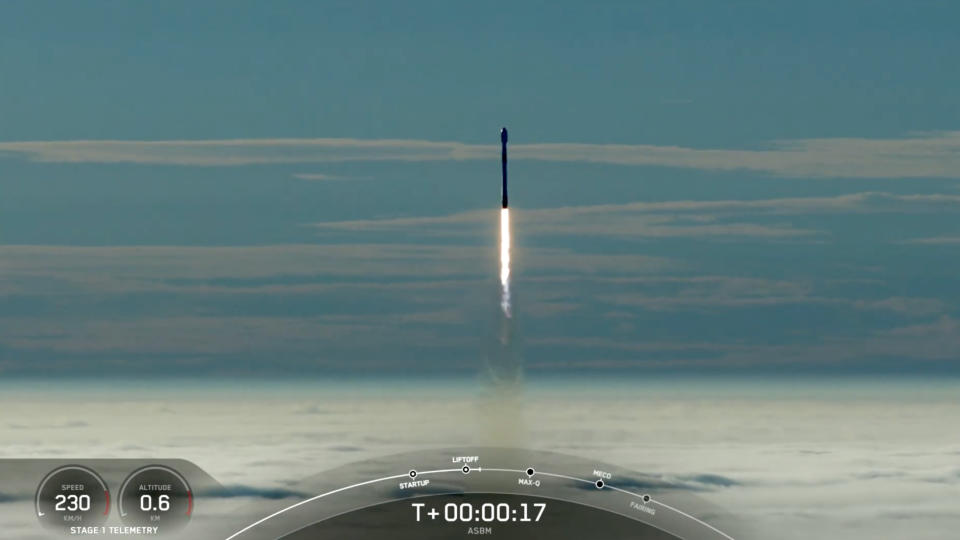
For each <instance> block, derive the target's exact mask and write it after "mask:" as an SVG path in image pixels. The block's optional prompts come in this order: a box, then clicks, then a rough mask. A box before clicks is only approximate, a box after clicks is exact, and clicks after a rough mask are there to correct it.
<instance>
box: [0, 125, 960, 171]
mask: <svg viewBox="0 0 960 540" xmlns="http://www.w3.org/2000/svg"><path fill="white" fill-rule="evenodd" d="M497 151H498V147H497V146H494V145H478V144H466V143H461V142H452V141H426V140H416V139H347V138H317V139H289V138H288V139H228V140H168V141H124V140H76V141H24V142H3V143H0V153H2V152H6V153H11V154H15V155H21V156H24V157H26V158H28V159H30V160H33V161H40V162H66V163H141V164H162V165H193V166H237V165H251V164H271V163H273V164H280V163H336V162H345V161H413V162H416V161H451V160H452V161H459V160H476V159H496V154H497ZM511 156H512V157H513V159H521V160H539V161H554V162H582V163H603V164H615V165H629V166H641V165H648V166H650V165H652V166H662V167H680V168H691V169H703V170H711V171H735V170H744V171H755V172H759V173H765V174H772V175H777V176H783V177H809V178H834V177H835V178H956V177H958V176H960V132H958V131H945V132H925V133H918V134H915V135H911V136H908V137H901V138H890V139H868V138H852V137H851V138H820V139H796V140H782V141H771V142H769V143H768V144H767V145H765V146H764V147H762V148H756V149H704V148H689V147H680V146H659V145H643V144H590V143H534V144H514V145H512V146H511Z"/></svg>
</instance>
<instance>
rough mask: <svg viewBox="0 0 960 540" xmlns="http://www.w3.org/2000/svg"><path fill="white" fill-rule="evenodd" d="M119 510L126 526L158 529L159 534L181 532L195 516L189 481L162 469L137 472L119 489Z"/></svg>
mask: <svg viewBox="0 0 960 540" xmlns="http://www.w3.org/2000/svg"><path fill="white" fill-rule="evenodd" d="M117 507H118V508H117V509H118V510H119V512H120V519H122V520H123V524H124V525H127V526H131V527H157V529H156V532H157V534H164V533H169V532H174V531H178V530H180V529H182V528H183V527H184V526H185V525H186V524H187V523H188V522H189V521H190V515H191V514H192V513H193V493H192V492H191V491H190V485H189V484H187V480H186V479H185V478H184V477H183V476H182V475H181V474H180V473H178V472H177V471H175V470H173V469H171V468H169V467H164V466H162V465H150V466H148V467H144V468H142V469H137V470H136V471H134V472H133V473H131V474H130V476H128V477H127V479H126V480H125V481H124V482H123V485H122V486H120V493H119V495H118V496H117Z"/></svg>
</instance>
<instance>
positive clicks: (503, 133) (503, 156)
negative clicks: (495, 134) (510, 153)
mask: <svg viewBox="0 0 960 540" xmlns="http://www.w3.org/2000/svg"><path fill="white" fill-rule="evenodd" d="M500 147H501V150H500V163H501V165H502V166H503V186H502V187H501V188H500V208H507V206H508V205H509V200H508V199H507V128H505V127H503V128H500Z"/></svg>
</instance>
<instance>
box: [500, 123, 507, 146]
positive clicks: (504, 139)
mask: <svg viewBox="0 0 960 540" xmlns="http://www.w3.org/2000/svg"><path fill="white" fill-rule="evenodd" d="M500 142H502V143H505V142H507V128H505V127H502V128H500Z"/></svg>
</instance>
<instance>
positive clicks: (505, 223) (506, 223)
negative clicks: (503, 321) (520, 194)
mask: <svg viewBox="0 0 960 540" xmlns="http://www.w3.org/2000/svg"><path fill="white" fill-rule="evenodd" d="M500 287H501V290H502V293H501V296H500V307H501V308H502V309H503V314H504V315H506V316H507V317H509V316H510V209H509V208H503V209H501V210H500Z"/></svg>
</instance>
